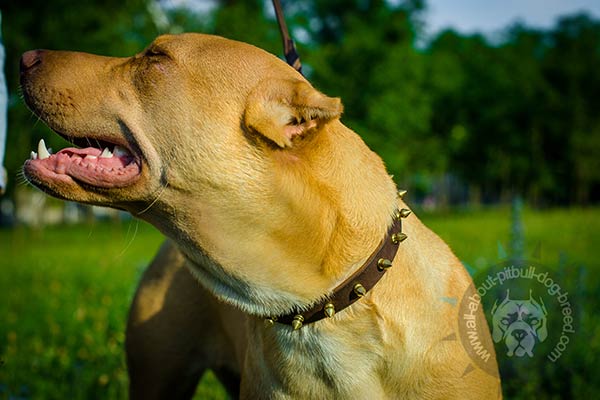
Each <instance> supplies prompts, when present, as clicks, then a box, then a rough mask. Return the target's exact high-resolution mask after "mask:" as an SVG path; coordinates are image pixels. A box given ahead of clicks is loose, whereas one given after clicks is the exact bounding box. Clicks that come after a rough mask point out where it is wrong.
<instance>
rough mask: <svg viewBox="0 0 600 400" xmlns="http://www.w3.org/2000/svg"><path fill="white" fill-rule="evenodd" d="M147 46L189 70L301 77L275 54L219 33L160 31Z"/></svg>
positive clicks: (241, 75) (246, 76)
mask: <svg viewBox="0 0 600 400" xmlns="http://www.w3.org/2000/svg"><path fill="white" fill-rule="evenodd" d="M147 49H150V50H151V49H155V50H156V51H164V52H166V53H168V54H169V56H171V57H172V58H173V59H175V60H176V61H177V63H178V64H180V65H182V66H185V67H187V68H188V69H189V70H190V71H196V72H199V73H205V74H206V73H215V74H219V75H227V76H228V77H229V79H232V78H233V79H232V80H234V81H236V80H238V79H239V80H241V79H243V80H246V81H248V80H261V79H264V78H268V77H271V76H277V77H279V78H286V77H289V78H292V79H299V78H300V75H299V74H298V73H297V72H296V71H295V70H294V69H293V68H291V67H290V66H288V65H287V64H286V63H285V62H284V61H283V60H281V59H279V58H277V57H276V56H274V55H272V54H270V53H268V52H266V51H264V50H262V49H259V48H258V47H255V46H252V45H250V44H247V43H243V42H238V41H235V40H230V39H226V38H223V37H220V36H214V35H206V34H201V33H183V34H178V35H162V36H159V37H157V38H156V39H155V40H154V41H153V42H152V43H151V44H150V45H149V46H148V48H147ZM232 74H233V75H232Z"/></svg>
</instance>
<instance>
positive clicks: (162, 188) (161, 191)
mask: <svg viewBox="0 0 600 400" xmlns="http://www.w3.org/2000/svg"><path fill="white" fill-rule="evenodd" d="M168 186H169V184H168V183H166V184H164V185H163V186H161V188H160V189H159V191H158V194H157V195H156V197H155V198H154V200H152V202H151V203H150V204H149V205H148V207H146V208H144V209H143V210H142V211H140V212H138V213H137V215H142V214H143V213H145V212H147V211H148V210H150V209H151V208H152V206H153V205H154V204H156V202H157V201H158V200H159V199H160V196H162V194H163V193H164V191H165V189H166V188H167V187H168Z"/></svg>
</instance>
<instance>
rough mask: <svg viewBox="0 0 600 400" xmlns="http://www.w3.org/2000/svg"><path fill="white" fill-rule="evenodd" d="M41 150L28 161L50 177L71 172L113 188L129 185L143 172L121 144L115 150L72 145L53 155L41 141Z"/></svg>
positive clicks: (85, 181) (96, 183) (86, 181)
mask: <svg viewBox="0 0 600 400" xmlns="http://www.w3.org/2000/svg"><path fill="white" fill-rule="evenodd" d="M38 153H39V157H38V154H36V153H33V152H32V157H31V159H30V160H28V162H29V163H30V164H31V166H33V167H34V168H35V169H37V170H38V171H39V172H40V173H41V174H42V175H44V176H45V177H46V178H48V179H53V178H60V176H65V175H67V176H70V177H71V178H73V179H75V180H78V181H81V182H84V183H87V184H90V185H93V186H99V187H105V188H111V187H123V186H127V185H128V184H130V183H131V182H132V180H133V179H135V178H136V177H137V176H138V175H139V173H140V168H139V165H138V164H137V163H136V162H135V159H134V157H133V156H132V155H131V153H129V152H128V151H127V150H125V149H124V148H122V147H120V146H115V149H114V150H113V151H112V152H111V151H110V150H109V149H108V148H106V149H104V150H103V151H102V150H100V149H97V148H94V147H87V148H82V149H77V148H73V147H69V148H66V149H62V150H60V151H59V152H58V153H56V154H49V152H47V150H46V148H45V145H43V143H41V144H40V147H39V148H38Z"/></svg>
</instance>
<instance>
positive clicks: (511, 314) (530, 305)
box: [492, 290, 548, 357]
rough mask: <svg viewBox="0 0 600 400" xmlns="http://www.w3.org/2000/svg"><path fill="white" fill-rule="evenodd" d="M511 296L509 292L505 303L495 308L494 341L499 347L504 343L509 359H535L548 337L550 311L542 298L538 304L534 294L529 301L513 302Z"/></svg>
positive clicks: (493, 322)
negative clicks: (526, 357)
mask: <svg viewBox="0 0 600 400" xmlns="http://www.w3.org/2000/svg"><path fill="white" fill-rule="evenodd" d="M509 294H510V293H509V291H508V290H507V291H506V297H505V298H504V300H502V302H501V303H500V304H498V303H497V302H496V303H495V304H494V307H493V308H492V316H493V321H492V326H493V328H492V329H493V331H492V338H493V339H494V342H496V343H499V342H500V341H504V343H505V344H506V347H507V349H508V352H507V355H508V356H511V357H512V356H513V355H517V356H518V357H522V356H524V355H525V354H527V355H528V356H529V357H533V348H534V346H535V345H536V343H537V342H543V341H544V340H546V338H547V336H548V329H547V326H546V316H547V311H546V307H545V306H544V302H543V300H542V298H541V297H540V298H539V302H538V301H536V300H535V299H533V297H532V294H531V292H529V300H515V299H510V297H509Z"/></svg>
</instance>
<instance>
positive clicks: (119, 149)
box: [113, 146, 129, 157]
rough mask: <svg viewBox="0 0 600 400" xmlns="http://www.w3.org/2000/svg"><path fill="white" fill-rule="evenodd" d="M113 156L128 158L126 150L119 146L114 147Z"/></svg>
mask: <svg viewBox="0 0 600 400" xmlns="http://www.w3.org/2000/svg"><path fill="white" fill-rule="evenodd" d="M113 154H114V155H115V156H117V157H123V156H128V155H129V151H127V149H125V148H123V147H121V146H115V149H114V150H113Z"/></svg>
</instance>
